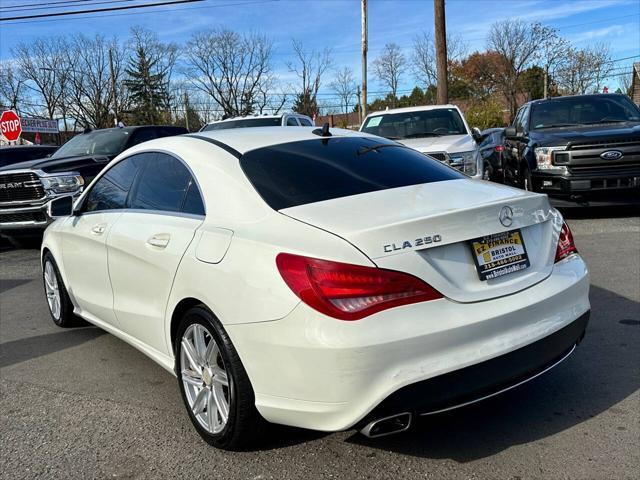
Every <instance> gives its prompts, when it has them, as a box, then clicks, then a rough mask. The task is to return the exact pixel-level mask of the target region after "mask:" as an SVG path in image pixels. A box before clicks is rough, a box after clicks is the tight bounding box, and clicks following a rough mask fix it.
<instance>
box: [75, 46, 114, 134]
mask: <svg viewBox="0 0 640 480" xmlns="http://www.w3.org/2000/svg"><path fill="white" fill-rule="evenodd" d="M109 51H111V58H112V64H113V75H114V79H113V80H114V82H113V83H114V84H115V85H116V91H115V92H114V91H113V88H112V79H111V71H110V65H109ZM66 64H67V65H68V66H69V69H68V73H69V82H68V88H67V91H68V92H67V95H66V100H67V101H68V102H69V110H70V113H71V115H72V116H73V117H74V118H75V119H77V120H78V121H79V122H80V123H81V124H82V125H85V126H92V127H96V128H105V127H109V126H111V125H112V124H113V121H112V119H113V115H114V111H113V106H114V94H115V96H116V97H117V100H118V102H117V103H118V105H122V106H124V105H125V99H126V97H125V93H124V90H125V89H124V88H123V84H122V80H123V76H124V52H123V49H122V48H121V47H120V46H119V45H118V43H117V42H116V40H115V39H113V40H107V39H106V38H105V37H103V36H101V35H96V36H95V37H92V38H91V37H87V36H85V35H76V36H74V37H73V38H72V39H71V41H70V42H69V48H68V50H67V52H66Z"/></svg>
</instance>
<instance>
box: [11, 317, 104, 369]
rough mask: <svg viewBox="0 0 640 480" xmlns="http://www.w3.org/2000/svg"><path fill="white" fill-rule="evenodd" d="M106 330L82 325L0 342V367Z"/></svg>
mask: <svg viewBox="0 0 640 480" xmlns="http://www.w3.org/2000/svg"><path fill="white" fill-rule="evenodd" d="M105 333H106V332H105V331H104V330H101V329H99V328H97V327H84V328H74V329H69V330H64V331H61V332H55V333H48V334H45V335H37V336H35V337H26V338H21V339H19V340H13V341H11V342H6V343H0V368H4V367H8V366H9V365H13V364H15V363H20V362H24V361H26V360H31V359H32V358H37V357H41V356H43V355H48V354H50V353H54V352H58V351H60V350H65V349H67V348H71V347H75V346H77V345H80V344H83V343H85V342H89V341H91V340H93V339H95V338H98V337H99V336H101V335H104V334H105Z"/></svg>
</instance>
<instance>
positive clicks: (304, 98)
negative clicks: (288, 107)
mask: <svg viewBox="0 0 640 480" xmlns="http://www.w3.org/2000/svg"><path fill="white" fill-rule="evenodd" d="M292 110H293V111H294V112H297V113H301V114H303V115H308V116H309V117H312V118H313V116H314V115H315V114H317V113H318V103H317V102H316V99H315V98H313V97H312V95H311V93H310V92H309V91H308V90H307V91H305V92H303V93H299V94H298V95H297V96H296V99H295V100H294V102H293V108H292Z"/></svg>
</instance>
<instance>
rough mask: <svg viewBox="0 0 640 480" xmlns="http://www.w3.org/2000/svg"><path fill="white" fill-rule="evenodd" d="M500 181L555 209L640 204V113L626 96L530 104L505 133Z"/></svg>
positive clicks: (580, 98) (605, 95) (572, 97)
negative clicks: (547, 200) (550, 201)
mask: <svg viewBox="0 0 640 480" xmlns="http://www.w3.org/2000/svg"><path fill="white" fill-rule="evenodd" d="M505 137H506V140H505V151H504V154H505V155H504V157H505V180H506V181H507V182H511V183H515V184H516V185H518V186H520V187H522V188H524V189H527V190H533V191H536V192H542V193H547V194H548V195H549V196H551V197H555V200H556V203H558V202H559V203H560V204H562V203H564V201H566V202H570V203H569V204H575V203H582V204H588V205H601V204H610V203H619V202H623V203H640V109H639V108H638V107H637V106H636V105H635V104H634V103H633V102H631V100H630V99H629V98H628V97H627V96H625V95H618V94H595V95H577V96H571V97H558V98H550V99H546V100H534V101H532V102H529V103H526V104H525V105H523V106H522V107H521V108H520V110H519V111H518V113H517V115H516V117H515V119H514V121H513V123H512V125H511V126H509V127H507V128H506V129H505Z"/></svg>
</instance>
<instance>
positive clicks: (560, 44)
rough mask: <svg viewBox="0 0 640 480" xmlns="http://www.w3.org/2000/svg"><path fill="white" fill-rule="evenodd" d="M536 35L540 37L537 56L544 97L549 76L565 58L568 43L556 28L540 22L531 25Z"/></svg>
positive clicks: (547, 92)
mask: <svg viewBox="0 0 640 480" xmlns="http://www.w3.org/2000/svg"><path fill="white" fill-rule="evenodd" d="M532 28H533V30H535V32H536V36H539V37H540V38H541V40H542V41H541V43H540V46H539V48H540V52H539V58H540V60H541V62H542V68H543V70H544V98H547V96H548V94H549V76H553V75H554V74H555V72H556V69H557V68H558V67H559V66H560V65H561V64H562V63H563V62H564V61H565V60H566V58H567V54H568V53H569V49H570V43H569V41H568V40H567V39H565V38H562V37H561V36H560V35H559V34H558V30H557V29H555V28H553V27H547V26H544V25H542V24H540V23H535V24H534V25H533V27H532Z"/></svg>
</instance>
